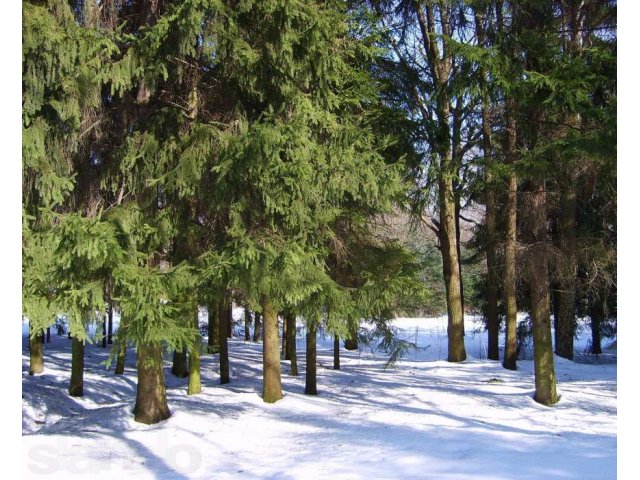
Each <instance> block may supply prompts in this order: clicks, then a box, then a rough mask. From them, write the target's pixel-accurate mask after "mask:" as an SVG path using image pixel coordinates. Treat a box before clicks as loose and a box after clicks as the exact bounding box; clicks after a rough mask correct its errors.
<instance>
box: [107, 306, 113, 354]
mask: <svg viewBox="0 0 640 480" xmlns="http://www.w3.org/2000/svg"><path fill="white" fill-rule="evenodd" d="M107 343H108V344H109V345H113V305H112V304H109V321H108V323H107Z"/></svg>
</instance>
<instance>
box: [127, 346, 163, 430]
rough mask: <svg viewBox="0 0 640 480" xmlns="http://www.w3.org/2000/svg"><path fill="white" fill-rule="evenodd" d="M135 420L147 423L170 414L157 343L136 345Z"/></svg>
mask: <svg viewBox="0 0 640 480" xmlns="http://www.w3.org/2000/svg"><path fill="white" fill-rule="evenodd" d="M133 413H134V415H135V421H136V422H140V423H146V424H148V425H150V424H153V423H158V422H161V421H162V420H166V419H167V418H169V417H170V416H171V412H169V405H167V392H166V389H165V384H164V373H163V370H162V347H161V346H160V344H159V343H155V344H153V343H141V344H139V345H138V387H137V392H136V405H135V407H134V409H133Z"/></svg>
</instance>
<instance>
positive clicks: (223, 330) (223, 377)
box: [218, 295, 233, 385]
mask: <svg viewBox="0 0 640 480" xmlns="http://www.w3.org/2000/svg"><path fill="white" fill-rule="evenodd" d="M232 308H233V307H232V304H231V298H230V296H227V295H224V296H223V298H222V299H221V300H220V303H219V307H218V318H219V319H220V328H219V329H218V342H219V343H220V385H224V384H225V383H229V381H230V380H229V342H228V337H229V334H228V332H227V329H228V328H229V325H230V318H231V317H232V316H233V310H232Z"/></svg>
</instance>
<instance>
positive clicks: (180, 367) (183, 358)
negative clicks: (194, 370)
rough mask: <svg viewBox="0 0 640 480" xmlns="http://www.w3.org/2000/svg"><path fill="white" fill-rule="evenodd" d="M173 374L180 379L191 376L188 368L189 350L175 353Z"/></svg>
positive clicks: (175, 351)
mask: <svg viewBox="0 0 640 480" xmlns="http://www.w3.org/2000/svg"><path fill="white" fill-rule="evenodd" d="M171 373H172V374H173V375H174V376H176V377H178V378H185V377H187V376H188V375H189V369H188V367H187V349H186V348H185V349H183V350H174V351H173V366H172V367H171Z"/></svg>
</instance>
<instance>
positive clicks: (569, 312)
mask: <svg viewBox="0 0 640 480" xmlns="http://www.w3.org/2000/svg"><path fill="white" fill-rule="evenodd" d="M567 177H568V178H567V179H566V181H563V182H562V183H563V184H562V185H561V187H560V188H561V193H560V218H559V221H558V234H559V244H560V245H559V246H560V251H561V253H562V258H561V259H560V262H559V265H558V266H559V268H558V286H559V289H558V292H557V301H558V309H557V311H556V313H557V318H556V320H557V325H556V329H557V330H556V341H557V343H556V353H557V354H558V355H560V356H561V357H564V358H567V359H569V360H573V337H574V336H575V331H576V278H577V272H578V268H577V264H578V262H577V253H576V252H577V242H576V231H577V225H576V223H577V222H576V210H577V198H576V188H575V182H576V180H575V175H573V173H572V172H568V175H567Z"/></svg>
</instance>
